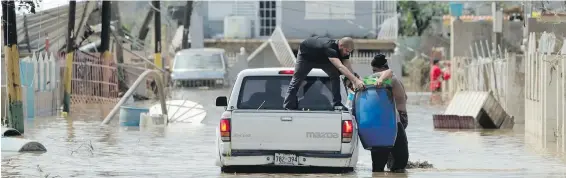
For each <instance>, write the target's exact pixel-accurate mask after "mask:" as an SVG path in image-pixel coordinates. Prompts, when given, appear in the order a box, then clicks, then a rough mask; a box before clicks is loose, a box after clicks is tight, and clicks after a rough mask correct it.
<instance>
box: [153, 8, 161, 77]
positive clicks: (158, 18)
mask: <svg viewBox="0 0 566 178" xmlns="http://www.w3.org/2000/svg"><path fill="white" fill-rule="evenodd" d="M151 5H152V6H153V8H155V9H153V10H154V11H155V16H154V17H153V22H154V28H153V31H154V32H155V55H154V56H153V57H154V61H153V63H155V65H156V66H157V67H159V68H161V69H163V60H162V59H161V12H160V11H161V8H160V3H159V1H151Z"/></svg>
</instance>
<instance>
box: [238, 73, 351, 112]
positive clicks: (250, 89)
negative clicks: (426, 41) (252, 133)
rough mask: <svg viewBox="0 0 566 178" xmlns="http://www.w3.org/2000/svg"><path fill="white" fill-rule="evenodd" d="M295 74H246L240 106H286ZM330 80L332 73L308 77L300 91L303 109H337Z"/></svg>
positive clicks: (266, 107)
mask: <svg viewBox="0 0 566 178" xmlns="http://www.w3.org/2000/svg"><path fill="white" fill-rule="evenodd" d="M291 78H292V77H291V76H250V77H245V78H244V79H243V81H242V87H241V89H240V94H239V98H238V104H237V106H238V109H273V110H283V100H284V99H285V96H286V94H287V88H288V87H289V82H291ZM330 83H331V82H330V79H329V78H328V77H307V78H306V79H305V81H303V83H302V84H301V87H300V89H299V92H298V93H297V99H298V101H299V109H305V110H307V109H308V110H315V111H316V110H333V109H334V107H333V105H332V92H331V90H330V86H331V85H330ZM342 95H345V94H342Z"/></svg>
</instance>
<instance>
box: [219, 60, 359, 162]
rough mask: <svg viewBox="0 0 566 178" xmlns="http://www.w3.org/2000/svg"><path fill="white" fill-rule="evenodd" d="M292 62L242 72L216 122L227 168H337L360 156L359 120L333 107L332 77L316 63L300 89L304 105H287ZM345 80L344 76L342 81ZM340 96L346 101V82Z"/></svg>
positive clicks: (222, 99)
mask: <svg viewBox="0 0 566 178" xmlns="http://www.w3.org/2000/svg"><path fill="white" fill-rule="evenodd" d="M293 72H294V71H293V69H292V68H258V69H246V70H243V71H241V72H240V73H239V74H238V77H237V79H236V82H235V84H234V87H233V89H232V92H231V94H230V98H229V99H228V98H227V97H225V96H220V97H218V98H217V99H216V106H224V107H226V111H225V112H224V113H223V114H222V118H221V120H220V123H219V127H218V128H217V140H216V144H217V150H216V151H217V153H216V154H217V155H218V156H217V160H216V161H217V165H218V166H220V167H221V170H222V171H224V172H232V171H234V170H235V168H240V167H248V166H292V167H313V168H316V167H321V168H336V169H339V170H342V171H353V169H354V167H355V166H356V163H357V161H358V150H359V148H358V134H357V128H356V127H355V126H356V121H355V120H354V119H353V118H352V115H351V114H350V112H349V111H348V109H347V108H344V107H333V104H332V93H331V90H330V80H329V77H328V76H327V75H326V73H324V72H323V71H322V70H320V69H313V70H312V71H311V72H310V73H309V75H308V77H307V78H306V79H305V82H304V84H303V87H301V89H300V90H299V92H298V99H299V108H301V110H285V109H283V99H284V96H285V94H286V91H287V87H288V86H289V82H290V81H291V78H292V76H293ZM341 83H342V82H341ZM341 85H342V87H341V88H342V91H341V92H342V98H343V101H346V88H345V87H344V85H343V84H341Z"/></svg>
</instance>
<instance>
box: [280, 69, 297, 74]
mask: <svg viewBox="0 0 566 178" xmlns="http://www.w3.org/2000/svg"><path fill="white" fill-rule="evenodd" d="M294 73H295V71H294V70H281V71H279V74H287V75H292V74H294Z"/></svg>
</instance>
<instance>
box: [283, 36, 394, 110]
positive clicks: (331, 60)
mask: <svg viewBox="0 0 566 178" xmlns="http://www.w3.org/2000/svg"><path fill="white" fill-rule="evenodd" d="M353 49H354V40H353V39H352V38H350V37H344V38H342V39H340V40H334V39H330V38H327V37H320V36H313V37H309V38H307V39H305V40H304V41H303V42H301V44H300V45H299V52H298V54H297V62H296V63H295V72H294V73H293V79H292V80H291V82H290V84H289V88H288V90H287V96H286V97H285V101H284V102H283V107H284V108H285V109H289V110H295V109H298V101H297V92H298V91H299V87H300V85H301V83H302V81H303V80H304V79H305V78H306V77H307V75H308V74H309V72H310V71H311V70H312V69H313V68H319V69H322V70H323V71H324V72H325V73H326V74H327V75H328V76H329V77H330V82H331V86H332V87H331V90H332V96H333V99H332V102H333V105H334V107H336V106H343V104H342V97H341V95H340V82H341V81H340V74H343V75H344V76H346V78H348V79H350V81H352V83H353V87H354V88H358V89H359V88H363V87H364V83H363V82H362V80H360V79H359V78H357V77H356V76H355V75H354V74H353V70H352V65H351V63H350V60H349V58H350V53H351V52H352V51H353ZM385 72H386V73H387V74H385V75H383V76H382V79H383V80H384V79H385V78H389V77H391V75H392V72H391V71H390V70H389V71H385Z"/></svg>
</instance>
